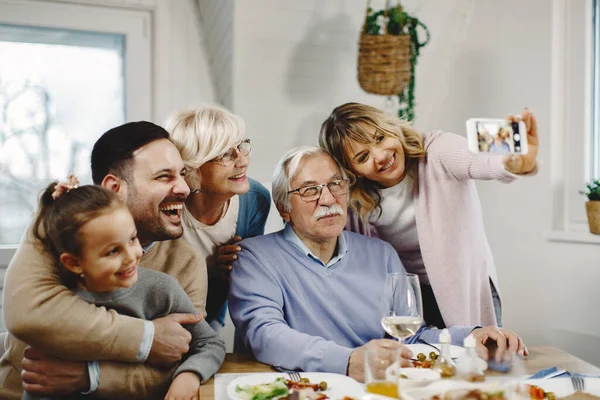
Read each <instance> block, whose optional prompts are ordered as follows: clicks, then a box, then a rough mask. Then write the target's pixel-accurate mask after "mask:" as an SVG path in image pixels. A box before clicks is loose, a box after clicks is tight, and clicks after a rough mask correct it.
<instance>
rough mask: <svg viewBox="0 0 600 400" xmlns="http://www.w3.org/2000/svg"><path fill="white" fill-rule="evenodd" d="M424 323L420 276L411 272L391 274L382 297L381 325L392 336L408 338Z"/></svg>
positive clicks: (386, 280) (386, 281) (400, 338)
mask: <svg viewBox="0 0 600 400" xmlns="http://www.w3.org/2000/svg"><path fill="white" fill-rule="evenodd" d="M421 325H423V300H422V298H421V286H420V285H419V277H418V276H417V275H415V274H409V273H393V274H389V275H388V276H387V277H386V279H385V286H384V288H383V296H382V298H381V326H382V327H383V329H384V330H385V331H386V332H387V333H388V334H389V335H390V336H392V337H395V338H396V339H398V340H403V339H406V338H407V337H410V336H412V335H414V334H415V333H417V331H418V330H419V328H421Z"/></svg>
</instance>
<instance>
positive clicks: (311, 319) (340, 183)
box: [229, 147, 526, 381]
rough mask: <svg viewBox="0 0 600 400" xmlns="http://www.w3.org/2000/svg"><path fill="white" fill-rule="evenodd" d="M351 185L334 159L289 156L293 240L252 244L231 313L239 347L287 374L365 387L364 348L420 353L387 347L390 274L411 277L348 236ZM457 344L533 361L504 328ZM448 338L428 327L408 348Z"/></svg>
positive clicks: (463, 332)
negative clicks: (342, 378)
mask: <svg viewBox="0 0 600 400" xmlns="http://www.w3.org/2000/svg"><path fill="white" fill-rule="evenodd" d="M348 189H349V182H348V180H347V178H346V176H345V175H344V173H343V171H342V169H341V168H340V167H339V165H338V164H337V163H336V162H335V161H334V159H333V158H332V157H331V156H329V155H328V154H327V153H325V152H324V150H322V149H320V148H317V147H301V148H297V149H294V150H291V151H290V152H288V153H287V154H286V155H285V156H284V157H283V158H282V159H281V160H280V162H279V164H278V165H277V167H276V170H275V173H274V175H273V188H272V192H273V200H274V202H275V205H276V207H277V209H278V211H279V213H280V215H281V216H282V218H283V219H284V221H285V222H286V226H285V228H284V229H283V230H281V231H279V232H275V233H272V234H269V235H265V236H259V237H255V238H250V239H246V240H244V241H242V242H241V243H240V246H241V247H242V250H241V251H240V252H239V253H238V254H237V255H238V259H237V261H236V262H235V263H234V264H233V271H232V273H231V289H230V293H229V304H230V313H231V317H232V319H233V322H234V324H235V326H236V328H237V331H236V335H237V338H236V340H237V344H238V345H241V346H245V347H247V348H249V349H250V350H251V351H252V352H253V353H254V355H255V357H256V358H257V359H258V360H259V361H261V362H264V363H267V364H271V365H274V366H276V367H278V368H284V369H292V370H302V371H323V372H334V373H340V374H348V375H349V376H351V377H352V378H354V379H357V380H359V381H362V380H363V378H364V372H363V371H364V370H363V368H364V367H363V365H364V347H365V345H366V344H367V343H370V342H373V343H372V345H373V346H377V347H380V348H383V349H385V350H387V351H385V353H387V357H385V359H382V364H381V368H382V369H385V368H386V367H387V366H389V365H390V364H391V362H393V361H394V359H395V357H396V354H397V350H401V354H402V356H403V357H404V359H403V365H405V366H407V365H408V364H409V358H410V357H411V356H412V354H411V352H410V350H409V349H408V348H406V347H405V346H404V345H403V344H402V343H400V342H397V341H395V340H391V339H384V337H385V332H384V330H383V328H382V327H381V324H380V316H379V306H380V304H379V302H380V299H381V292H382V290H383V284H384V281H385V278H386V276H387V275H388V274H390V273H394V272H404V267H403V266H402V263H401V262H400V259H399V258H398V255H397V253H396V252H395V250H394V249H393V248H392V247H391V246H390V245H389V244H388V243H386V242H384V241H382V240H379V239H374V238H369V237H366V236H361V235H357V234H354V233H352V232H346V231H343V229H344V226H345V223H346V212H347V201H348V195H347V194H348ZM450 332H451V334H452V339H453V340H452V341H453V343H454V344H462V342H463V339H464V338H465V337H466V336H467V335H468V334H469V333H472V334H473V335H474V336H475V337H476V339H477V340H478V342H479V345H480V347H481V348H482V349H483V344H482V343H484V342H485V341H486V340H487V338H492V339H495V340H498V339H502V340H500V341H498V346H499V348H500V347H501V348H502V350H504V349H505V348H506V347H507V346H508V348H509V349H510V350H511V351H513V352H517V351H519V352H526V349H525V348H524V346H523V345H522V342H521V341H520V339H519V338H518V336H516V335H515V334H514V333H512V332H510V331H507V330H500V329H498V328H495V327H485V328H478V327H472V326H471V327H465V326H462V327H461V326H454V327H451V328H450ZM439 333H440V331H439V330H438V329H429V328H426V327H423V328H421V329H420V330H419V332H417V334H416V335H414V336H413V337H411V338H410V339H409V340H408V341H407V342H405V343H412V342H415V341H416V340H417V339H418V338H422V339H424V340H426V341H428V342H431V343H437V342H438V339H439Z"/></svg>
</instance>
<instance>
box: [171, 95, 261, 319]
mask: <svg viewBox="0 0 600 400" xmlns="http://www.w3.org/2000/svg"><path fill="white" fill-rule="evenodd" d="M167 130H168V131H169V133H170V134H171V140H172V141H173V143H175V146H177V148H178V150H179V152H180V153H181V157H182V158H183V162H184V163H185V166H186V169H187V173H186V181H187V183H188V185H189V186H190V189H191V193H190V195H189V197H188V198H187V200H186V207H185V209H184V211H183V218H182V221H183V224H184V233H183V238H184V239H185V240H186V241H187V242H188V243H190V244H191V245H192V246H195V247H197V248H199V249H200V251H201V252H202V253H203V254H204V256H205V257H206V265H207V269H208V278H209V283H208V296H207V300H206V311H207V316H206V319H207V321H208V322H209V323H210V324H211V326H212V327H213V328H214V329H215V330H218V329H219V327H220V326H223V324H224V319H225V312H226V308H227V307H226V300H227V294H228V291H229V273H230V271H231V264H232V262H233V261H234V260H235V259H236V258H237V256H236V253H237V252H238V251H239V250H240V247H238V245H237V244H236V242H238V241H240V240H242V239H243V238H247V237H253V236H257V235H262V234H263V233H264V229H265V223H266V220H267V216H268V215H269V210H270V207H271V197H270V195H269V191H268V190H267V189H266V188H265V187H264V186H262V185H261V184H260V183H258V182H257V181H255V180H252V179H250V178H248V177H247V176H246V170H247V168H248V165H249V163H250V151H251V150H252V145H251V144H250V139H248V138H245V137H244V130H245V126H244V121H243V120H242V119H241V118H240V117H239V116H237V115H234V114H232V113H231V112H229V111H228V110H226V109H225V108H222V107H218V106H201V107H197V108H194V109H188V110H183V111H179V112H177V113H175V114H174V115H173V116H172V117H171V118H170V120H169V122H168V124H167Z"/></svg>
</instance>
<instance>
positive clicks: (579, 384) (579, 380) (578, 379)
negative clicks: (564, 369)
mask: <svg viewBox="0 0 600 400" xmlns="http://www.w3.org/2000/svg"><path fill="white" fill-rule="evenodd" d="M569 376H570V377H571V384H572V385H573V389H575V390H576V391H577V392H583V391H584V390H585V379H583V376H581V375H579V374H578V373H576V372H569Z"/></svg>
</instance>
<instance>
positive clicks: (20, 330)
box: [0, 121, 207, 399]
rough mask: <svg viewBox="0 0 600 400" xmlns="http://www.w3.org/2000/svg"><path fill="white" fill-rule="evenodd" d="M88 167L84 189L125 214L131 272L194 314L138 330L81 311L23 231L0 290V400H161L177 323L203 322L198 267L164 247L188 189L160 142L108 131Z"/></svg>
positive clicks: (133, 131)
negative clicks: (158, 284) (97, 190)
mask: <svg viewBox="0 0 600 400" xmlns="http://www.w3.org/2000/svg"><path fill="white" fill-rule="evenodd" d="M91 166H92V178H93V181H94V183H95V184H97V185H101V186H104V187H106V188H108V189H110V190H113V191H115V192H117V193H118V194H119V195H120V196H121V197H122V199H123V200H124V201H126V203H127V205H128V207H129V209H130V210H131V213H132V215H133V218H134V220H135V223H136V228H137V231H138V238H139V241H140V244H141V245H142V247H143V249H144V254H143V256H142V259H141V265H143V266H146V267H148V268H153V269H156V270H159V271H162V272H165V273H167V274H169V275H172V276H173V277H175V278H176V279H177V280H178V281H179V283H180V284H181V286H182V287H183V288H184V289H185V291H186V293H187V294H188V296H189V297H190V299H191V300H192V302H193V303H194V306H195V307H196V309H197V311H198V315H193V314H190V315H188V314H171V315H168V316H166V317H163V318H159V319H156V320H154V321H143V320H141V319H136V318H131V317H127V316H123V315H119V314H117V313H116V312H115V311H107V310H106V309H105V308H103V307H96V306H94V305H92V304H89V303H87V302H86V301H84V300H82V299H81V298H79V297H77V296H75V295H74V294H73V293H72V292H71V291H70V290H69V288H67V287H65V286H64V285H63V283H62V281H61V276H60V272H59V271H60V269H59V268H58V267H57V266H56V265H55V264H54V262H53V258H52V256H51V255H50V254H47V253H45V252H44V251H43V250H42V249H40V248H39V246H37V245H36V242H35V241H34V239H33V236H32V235H31V232H28V233H27V235H26V237H25V239H24V240H23V241H22V243H21V245H20V246H19V249H18V250H17V252H16V254H15V256H14V257H13V259H12V261H11V263H10V265H9V267H8V270H7V272H6V279H5V285H4V318H5V321H6V326H7V328H8V330H9V332H10V334H9V335H8V337H7V339H6V345H7V346H6V352H5V354H4V356H3V357H2V359H1V360H0V388H2V389H1V390H0V391H1V392H2V394H3V398H7V397H8V398H15V399H17V398H19V399H20V398H21V393H22V390H23V389H24V390H26V391H27V392H28V393H30V394H33V395H42V396H61V395H68V394H73V393H75V394H76V393H92V392H93V393H94V394H95V395H97V396H99V397H105V398H127V397H129V398H131V397H133V398H151V397H164V394H165V393H166V390H167V389H168V387H169V383H170V378H171V373H172V372H173V369H172V368H171V367H173V366H174V365H175V363H177V362H178V361H180V360H181V358H182V356H183V355H184V354H185V353H186V352H187V350H188V345H189V342H190V339H191V335H190V333H189V332H188V331H187V330H186V329H184V328H183V326H182V324H191V323H196V322H198V321H200V319H201V318H202V317H203V316H204V315H205V302H206V292H207V287H206V283H207V275H206V264H205V262H204V260H203V258H202V257H200V256H199V254H198V253H197V252H196V250H195V249H193V248H192V247H190V246H188V245H187V244H186V243H185V242H184V241H183V240H173V239H178V238H180V237H181V235H182V234H183V228H182V225H181V210H182V208H183V204H184V200H185V198H186V196H187V195H188V194H189V188H188V186H187V184H186V183H185V181H184V179H183V174H184V172H185V170H184V165H183V161H182V159H181V157H180V155H179V152H178V151H177V149H176V147H175V146H174V145H173V143H171V142H170V141H169V135H168V133H167V132H166V131H165V130H164V129H163V128H161V127H159V126H157V125H154V124H152V123H150V122H144V121H142V122H132V123H127V124H124V125H121V126H119V127H116V128H114V129H111V130H109V131H108V132H106V133H105V134H104V135H102V137H100V139H98V141H97V142H96V144H95V145H94V149H93V151H92V157H91ZM25 343H26V344H27V345H29V346H31V347H27V348H25V347H26V345H25ZM67 360H69V361H67ZM90 360H92V361H90ZM93 360H99V361H93ZM165 367H166V368H165ZM160 368H162V369H160ZM169 368H171V370H169ZM21 372H22V374H21ZM21 378H22V382H21ZM21 383H22V387H21ZM4 396H6V397H4Z"/></svg>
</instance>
